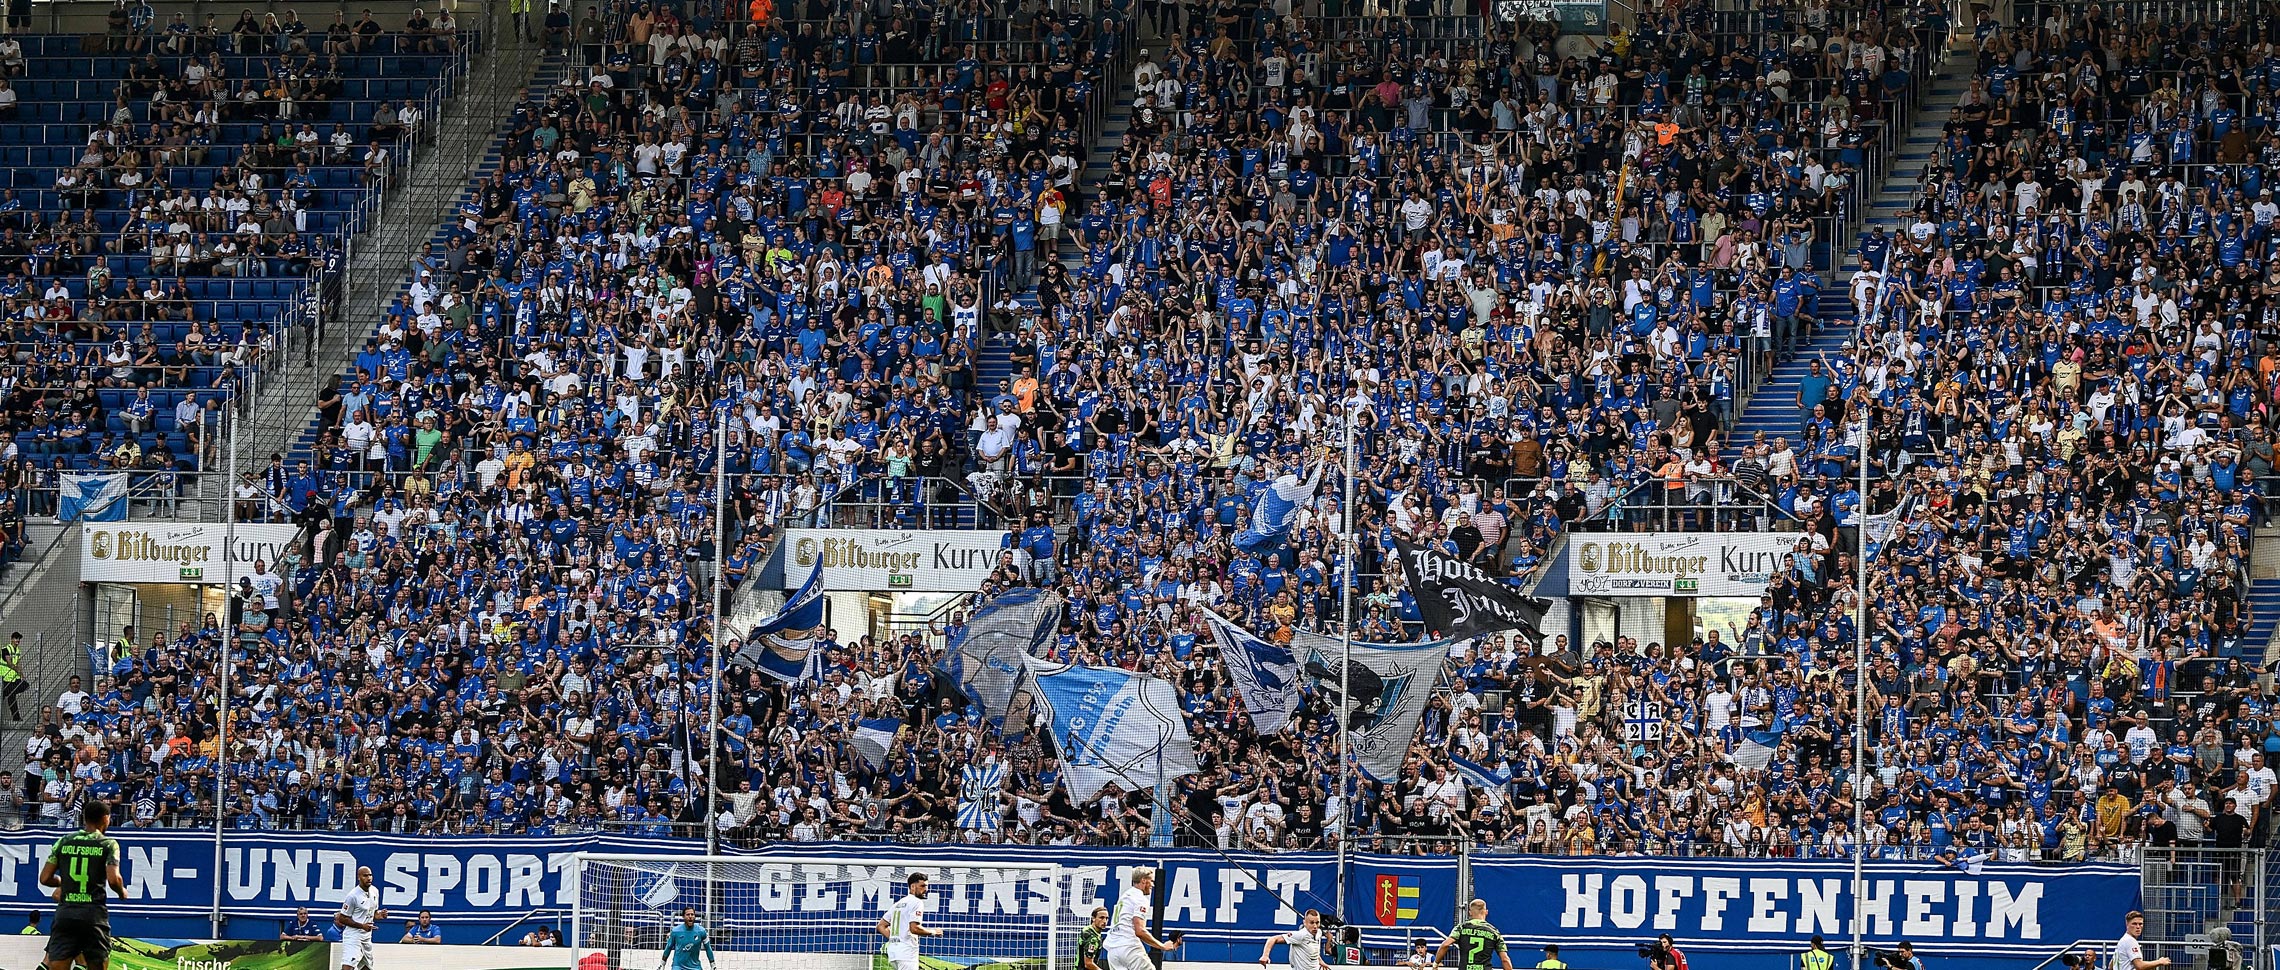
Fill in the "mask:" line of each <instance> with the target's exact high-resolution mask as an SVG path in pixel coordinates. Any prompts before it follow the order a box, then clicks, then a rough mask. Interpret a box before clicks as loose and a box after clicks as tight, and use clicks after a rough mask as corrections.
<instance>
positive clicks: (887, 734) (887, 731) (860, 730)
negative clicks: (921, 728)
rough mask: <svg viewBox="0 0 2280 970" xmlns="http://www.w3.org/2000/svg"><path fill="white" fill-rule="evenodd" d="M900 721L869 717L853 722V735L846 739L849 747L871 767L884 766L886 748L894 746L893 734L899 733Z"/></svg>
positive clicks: (885, 762)
mask: <svg viewBox="0 0 2280 970" xmlns="http://www.w3.org/2000/svg"><path fill="white" fill-rule="evenodd" d="M902 726H903V725H902V722H901V721H897V720H895V719H894V718H891V717H878V718H870V719H867V720H862V721H857V722H855V735H854V736H853V737H850V738H848V739H847V744H848V746H849V747H852V748H854V749H855V753H856V754H859V755H862V756H863V761H864V762H865V763H866V764H869V765H870V766H871V767H872V768H875V769H876V768H884V767H886V764H887V749H889V748H892V747H894V746H895V735H896V734H899V733H901V731H902Z"/></svg>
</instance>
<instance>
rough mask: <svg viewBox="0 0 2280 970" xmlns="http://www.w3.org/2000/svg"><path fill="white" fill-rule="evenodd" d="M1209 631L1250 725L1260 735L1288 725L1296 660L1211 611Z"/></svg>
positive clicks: (1294, 700)
mask: <svg viewBox="0 0 2280 970" xmlns="http://www.w3.org/2000/svg"><path fill="white" fill-rule="evenodd" d="M1203 615H1204V616H1205V617H1207V618H1209V619H1210V620H1211V628H1212V631H1213V632H1214V633H1215V634H1216V635H1217V636H1218V638H1219V659H1220V661H1221V662H1222V663H1225V664H1226V665H1227V674H1228V676H1229V677H1231V678H1233V679H1234V681H1235V694H1236V696H1238V697H1241V698H1242V699H1243V707H1244V709H1246V710H1248V711H1250V712H1251V725H1252V727H1254V728H1256V729H1257V730H1258V732H1259V733H1260V734H1273V733H1275V732H1277V731H1280V730H1282V729H1283V726H1284V725H1285V724H1288V723H1290V716H1291V714H1292V713H1294V712H1296V711H1297V710H1298V703H1299V684H1298V673H1299V671H1298V661H1297V660H1295V659H1293V658H1292V657H1291V653H1290V648H1289V647H1287V646H1284V645H1282V644H1279V643H1275V642H1272V641H1269V640H1264V639H1261V638H1259V637H1255V636H1252V635H1251V634H1250V632H1249V631H1246V630H1244V629H1243V628H1242V627H1239V626H1236V625H1235V624H1234V623H1233V622H1232V621H1230V620H1228V619H1227V618H1226V617H1224V616H1220V615H1219V614H1217V613H1213V612H1211V611H1210V610H1205V611H1204V614H1203Z"/></svg>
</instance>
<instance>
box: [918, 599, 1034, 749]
mask: <svg viewBox="0 0 2280 970" xmlns="http://www.w3.org/2000/svg"><path fill="white" fill-rule="evenodd" d="M1061 606H1062V603H1061V597H1059V596H1057V595H1055V594H1053V593H1048V592H1045V591H1043V590H1038V589H1032V588H1029V587H1022V588H1019V589H1013V590H1008V591H1006V592H1005V593H1003V594H1001V595H999V596H997V597H996V598H994V599H991V600H990V601H988V602H986V603H983V604H982V605H981V606H980V607H979V608H977V609H975V610H974V615H973V616H971V617H968V618H967V620H966V631H965V633H964V634H963V635H961V636H959V637H958V639H957V642H955V643H952V644H950V652H949V655H948V657H947V658H946V659H945V660H944V661H943V669H944V673H946V674H948V675H949V677H950V679H951V681H952V682H953V683H956V684H957V685H958V689H959V690H962V691H965V692H966V696H967V697H970V698H972V699H973V701H974V703H976V704H979V705H981V707H982V713H983V714H984V715H986V716H988V718H989V719H990V724H991V725H992V726H994V727H997V728H999V729H1001V730H1003V729H1005V728H1006V727H1007V724H1008V715H1009V714H1013V713H1014V712H1016V711H1017V710H1020V711H1026V709H1027V704H1026V701H1024V700H1023V699H1022V688H1024V687H1026V686H1027V685H1028V681H1029V677H1030V673H1029V666H1028V664H1027V663H1026V662H1025V661H1026V660H1027V659H1028V658H1030V657H1034V656H1036V655H1038V654H1040V653H1043V652H1044V650H1045V645H1046V644H1047V643H1049V642H1051V641H1052V639H1053V638H1054V637H1055V636H1056V635H1058V634H1059V633H1060V629H1061ZM1028 723H1029V722H1028V719H1027V718H1026V717H1018V716H1017V717H1013V718H1012V719H1011V724H1012V726H1013V727H1014V728H1015V729H1017V730H1018V729H1020V728H1023V727H1026V726H1027V725H1028Z"/></svg>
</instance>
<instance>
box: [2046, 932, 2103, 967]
mask: <svg viewBox="0 0 2280 970" xmlns="http://www.w3.org/2000/svg"><path fill="white" fill-rule="evenodd" d="M2113 943H2114V941H2113V940H2098V939H2084V940H2076V941H2074V942H2072V943H2069V944H2067V945H2066V946H2065V947H2064V948H2062V949H2060V950H2059V951H2058V952H2056V953H2053V954H2051V955H2050V956H2048V957H2045V958H2044V959H2043V962H2041V963H2038V964H2035V965H2034V966H2033V967H2030V968H2028V970H2046V968H2048V967H2049V966H2050V965H2051V964H2053V963H2057V962H2059V961H2060V960H2064V959H2066V957H2067V955H2068V954H2071V953H2073V952H2074V951H2075V950H2076V949H2077V948H2079V947H2083V946H2090V947H2100V946H2111V945H2113ZM2096 956H2097V952H2096V950H2092V951H2091V957H2092V959H2091V960H2090V962H2088V963H2087V964H2084V966H2085V967H2096V966H2097V965H2098V961H2097V960H2096Z"/></svg>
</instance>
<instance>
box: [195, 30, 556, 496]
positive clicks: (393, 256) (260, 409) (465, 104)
mask: <svg viewBox="0 0 2280 970" xmlns="http://www.w3.org/2000/svg"><path fill="white" fill-rule="evenodd" d="M502 9H503V8H502ZM492 36H494V37H498V38H501V39H502V40H504V41H506V43H505V44H503V45H502V46H500V47H498V48H497V49H496V50H495V53H494V54H493V55H492V56H490V57H488V58H486V59H485V61H484V62H483V63H482V64H481V65H479V66H478V67H477V68H476V69H475V71H473V72H472V74H471V76H470V78H469V81H468V84H467V86H466V88H465V89H464V93H463V94H462V96H461V98H460V103H459V104H457V105H455V106H454V110H453V112H452V114H451V116H450V118H449V123H448V124H446V125H441V126H440V128H441V130H442V132H443V134H442V135H441V136H440V137H439V138H438V140H437V144H436V146H435V147H434V148H433V149H431V150H430V151H429V152H428V153H427V154H426V155H425V156H424V157H423V158H422V159H420V160H419V162H418V163H417V165H416V166H415V167H414V169H413V170H412V171H411V172H409V173H407V174H406V175H405V176H404V188H403V189H402V190H400V191H399V195H398V197H397V198H396V199H395V200H392V201H391V203H390V205H389V212H390V218H389V219H388V221H387V222H386V223H385V224H383V225H382V227H381V228H380V230H379V231H378V232H377V233H376V234H375V239H374V241H373V242H372V243H371V244H370V245H368V246H365V247H363V248H362V249H361V251H360V253H359V255H358V257H357V258H356V259H355V260H354V261H353V262H352V263H351V265H350V272H349V279H348V280H347V282H346V284H345V286H344V296H343V298H342V303H343V308H342V311H341V316H340V319H338V320H333V321H328V322H329V324H330V326H328V327H327V329H326V331H325V333H324V339H323V344H322V346H321V347H320V348H318V349H317V352H316V353H315V354H314V355H313V357H312V359H311V360H310V361H309V362H307V364H306V365H305V366H303V367H298V368H294V369H292V370H291V372H290V375H289V378H288V379H287V380H282V381H278V382H275V383H274V384H272V385H269V386H267V387H265V388H264V393H263V400H261V401H259V402H257V404H256V408H255V410H254V412H253V413H254V415H255V420H254V422H253V427H252V428H250V429H249V430H250V431H251V432H252V433H251V434H250V435H248V436H247V442H248V447H247V448H246V449H245V450H244V451H242V452H241V453H240V455H239V462H240V465H241V467H242V468H246V469H253V468H259V467H263V466H264V465H266V464H267V456H269V455H271V454H278V453H282V454H284V455H285V456H286V459H287V461H288V462H291V461H298V460H300V459H303V458H306V457H309V454H310V451H309V446H310V445H311V444H312V443H313V442H314V439H315V434H314V431H315V420H314V415H315V410H316V399H317V391H318V389H320V388H322V387H323V386H324V382H325V380H326V379H327V378H330V377H332V376H334V375H339V374H344V373H346V372H347V370H348V368H349V364H350V362H351V361H352V360H353V359H354V355H355V353H356V350H357V348H359V347H361V346H363V343H364V338H365V337H366V336H369V335H370V334H372V333H373V332H374V331H375V330H377V329H378V327H379V323H380V318H381V315H382V313H383V311H385V309H386V308H387V306H388V303H389V302H390V301H391V300H392V299H393V298H394V297H395V295H396V294H397V293H399V292H401V291H402V290H404V289H405V288H406V287H408V286H409V285H410V282H411V276H410V269H411V267H412V265H413V261H414V260H415V259H417V258H418V257H419V256H420V254H421V251H422V250H423V249H424V248H425V247H426V245H427V244H428V243H430V242H437V243H439V244H440V242H441V240H442V236H441V234H440V232H439V226H440V225H441V223H442V222H443V221H444V220H445V219H447V218H449V217H450V216H451V215H452V214H453V213H454V212H455V211H456V210H457V209H458V207H459V205H460V204H461V203H462V202H463V201H464V200H465V199H466V197H467V194H468V193H469V192H471V191H473V186H474V185H475V184H476V183H477V181H479V180H480V179H483V178H487V177H488V176H489V175H490V174H491V172H492V171H494V170H495V169H497V167H498V166H499V164H500V156H499V136H500V133H501V126H503V125H504V124H505V123H506V121H507V119H508V117H509V116H510V115H511V114H512V112H513V111H514V107H515V106H516V105H517V104H520V103H521V102H522V101H523V99H524V98H526V97H530V96H534V95H539V94H540V93H541V92H542V91H543V90H544V88H545V86H548V85H551V84H553V83H554V82H556V81H558V80H560V79H561V78H562V77H563V72H564V71H566V70H568V69H569V64H570V61H569V59H568V58H566V57H564V56H560V55H550V54H546V53H545V52H544V51H543V50H542V49H540V48H539V47H538V46H536V45H533V44H523V43H519V42H517V41H516V40H515V39H514V38H513V37H512V31H510V30H506V29H499V30H495V31H494V32H493V33H492Z"/></svg>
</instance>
